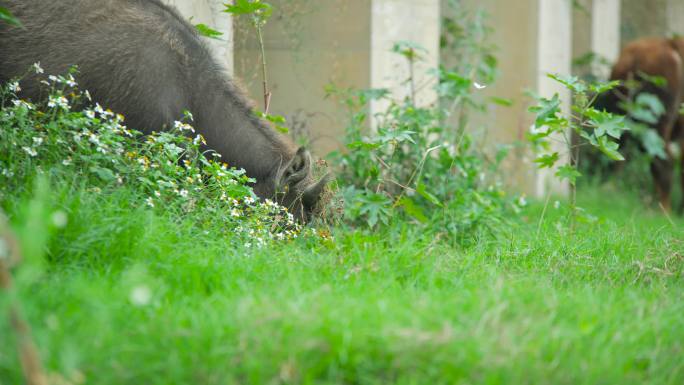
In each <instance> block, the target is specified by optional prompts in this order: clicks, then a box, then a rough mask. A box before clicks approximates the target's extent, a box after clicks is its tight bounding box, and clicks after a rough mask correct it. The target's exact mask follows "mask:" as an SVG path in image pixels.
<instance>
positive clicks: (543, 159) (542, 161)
mask: <svg viewBox="0 0 684 385" xmlns="http://www.w3.org/2000/svg"><path fill="white" fill-rule="evenodd" d="M558 159H559V155H558V153H557V152H554V153H553V154H546V155H542V156H540V157H538V158H537V159H535V160H534V162H535V163H538V164H539V168H545V167H548V168H551V167H553V166H554V165H555V164H556V162H558Z"/></svg>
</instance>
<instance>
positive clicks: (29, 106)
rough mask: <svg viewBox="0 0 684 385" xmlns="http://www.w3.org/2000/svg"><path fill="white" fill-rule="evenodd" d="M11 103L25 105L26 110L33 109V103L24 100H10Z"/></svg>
mask: <svg viewBox="0 0 684 385" xmlns="http://www.w3.org/2000/svg"><path fill="white" fill-rule="evenodd" d="M12 104H14V106H15V107H25V108H26V109H28V110H32V109H33V104H31V103H29V102H27V101H24V100H12Z"/></svg>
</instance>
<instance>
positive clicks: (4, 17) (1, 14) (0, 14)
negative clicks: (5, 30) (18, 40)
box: [0, 7, 22, 27]
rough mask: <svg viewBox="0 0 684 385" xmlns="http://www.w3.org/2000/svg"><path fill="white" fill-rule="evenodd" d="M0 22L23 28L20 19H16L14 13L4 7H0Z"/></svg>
mask: <svg viewBox="0 0 684 385" xmlns="http://www.w3.org/2000/svg"><path fill="white" fill-rule="evenodd" d="M0 21H4V22H5V23H7V24H10V25H13V26H15V27H22V25H21V22H20V21H19V19H17V18H16V17H14V15H12V13H11V12H10V11H9V10H8V9H7V8H4V7H0Z"/></svg>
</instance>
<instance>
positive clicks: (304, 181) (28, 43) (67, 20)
mask: <svg viewBox="0 0 684 385" xmlns="http://www.w3.org/2000/svg"><path fill="white" fill-rule="evenodd" d="M0 6H3V7H6V8H8V9H9V10H10V11H11V12H12V13H13V14H14V15H15V16H16V17H17V18H19V19H20V20H21V22H22V23H23V25H24V27H25V29H19V28H15V27H11V26H9V25H7V24H5V23H0V81H2V82H6V81H8V80H9V79H10V78H12V77H15V76H20V75H23V74H25V73H26V72H27V69H28V68H29V67H30V66H31V65H32V63H36V62H40V64H41V66H42V67H43V68H44V69H45V72H46V73H49V74H64V73H66V72H67V70H68V69H69V67H71V66H72V65H77V66H78V70H79V74H78V76H77V80H78V82H79V85H80V87H81V88H83V89H87V90H89V92H90V93H91V94H92V97H93V99H94V101H97V102H99V103H100V104H102V105H104V106H107V107H109V108H111V109H112V110H114V111H116V112H118V113H121V114H123V115H124V116H125V117H126V122H127V124H128V126H129V127H132V128H136V129H138V130H140V131H143V132H145V133H149V132H151V131H153V130H160V129H162V128H163V127H169V126H170V125H171V124H172V123H173V122H174V121H175V120H180V119H181V118H182V117H183V112H184V111H185V110H188V111H190V112H191V113H192V114H193V116H194V126H195V128H196V129H197V130H198V131H199V132H200V133H201V134H202V135H203V136H204V137H205V138H206V141H207V146H208V147H209V148H211V149H213V150H215V151H216V152H218V153H219V154H220V155H221V156H222V160H223V161H225V162H227V163H228V164H229V165H231V166H235V167H238V168H244V169H245V171H246V172H247V175H249V176H250V177H252V178H254V179H255V180H256V183H255V184H254V186H253V187H254V191H255V193H256V194H257V195H258V196H259V197H261V198H262V199H265V198H273V197H276V196H277V197H278V201H279V202H280V203H281V204H283V205H285V206H286V207H289V208H290V210H291V212H292V213H293V214H294V215H295V216H296V217H297V218H298V219H300V220H302V221H307V220H308V219H310V217H311V215H312V211H313V210H314V207H315V206H316V204H317V203H318V201H319V199H320V196H321V194H322V191H323V190H324V188H325V183H326V178H323V179H321V180H319V181H318V182H316V181H315V180H314V178H313V177H312V173H311V170H312V164H311V157H310V155H309V153H308V152H307V151H306V150H305V149H303V148H299V149H298V148H297V147H296V146H295V145H294V143H293V142H292V141H291V140H289V138H287V137H285V136H283V135H280V134H278V133H277V132H275V131H274V130H273V129H272V128H271V127H270V126H269V125H268V124H267V123H266V122H264V121H263V120H261V119H258V118H257V117H255V115H254V111H253V108H252V106H251V104H250V102H249V101H248V100H247V99H246V98H245V97H244V96H243V93H242V92H241V91H240V90H239V89H238V88H237V87H236V86H235V84H234V83H233V82H232V81H231V79H230V78H229V77H228V76H227V75H226V73H225V72H224V69H223V68H221V66H220V65H219V64H218V63H217V61H216V60H215V58H214V57H213V56H212V54H211V52H210V50H209V49H208V48H207V46H206V45H205V43H204V42H203V41H202V38H201V37H200V36H199V35H198V33H197V31H196V29H195V28H194V27H193V26H192V25H191V24H189V23H188V22H187V21H186V20H185V19H183V17H182V16H181V15H180V14H179V13H178V12H177V11H176V10H175V9H173V8H171V7H169V6H166V5H164V4H163V3H161V1H160V0H58V1H55V0H0ZM31 76H32V75H29V78H27V79H25V80H24V81H22V88H23V91H22V92H23V94H22V97H26V98H38V97H40V85H39V83H38V82H37V81H36V80H35V78H31Z"/></svg>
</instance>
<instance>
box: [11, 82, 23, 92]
mask: <svg viewBox="0 0 684 385" xmlns="http://www.w3.org/2000/svg"><path fill="white" fill-rule="evenodd" d="M9 90H10V91H12V92H14V93H15V94H16V93H17V92H19V91H21V87H19V82H12V83H10V84H9Z"/></svg>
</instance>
